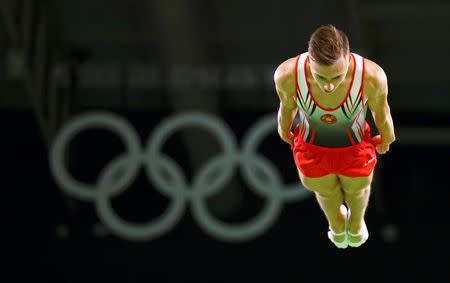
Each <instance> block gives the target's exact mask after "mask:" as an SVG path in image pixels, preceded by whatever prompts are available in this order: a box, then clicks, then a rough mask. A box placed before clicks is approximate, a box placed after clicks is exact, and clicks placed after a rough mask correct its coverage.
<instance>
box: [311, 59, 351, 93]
mask: <svg viewBox="0 0 450 283" xmlns="http://www.w3.org/2000/svg"><path fill="white" fill-rule="evenodd" d="M309 65H310V69H311V74H312V76H313V78H314V80H315V81H316V83H317V86H318V87H319V88H320V89H321V90H322V91H323V92H326V93H330V94H331V93H333V92H334V91H335V90H336V89H337V88H338V87H339V85H340V84H341V83H342V82H343V81H344V79H345V77H346V75H347V72H348V69H349V67H350V55H349V54H348V55H345V56H344V55H343V56H341V58H339V59H338V60H337V61H336V62H335V63H334V64H333V65H330V66H325V65H320V64H318V63H316V62H315V61H314V59H313V58H312V57H309Z"/></svg>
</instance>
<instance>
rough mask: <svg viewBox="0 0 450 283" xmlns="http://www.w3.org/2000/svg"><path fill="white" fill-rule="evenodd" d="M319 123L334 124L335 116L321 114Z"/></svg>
mask: <svg viewBox="0 0 450 283" xmlns="http://www.w3.org/2000/svg"><path fill="white" fill-rule="evenodd" d="M320 121H322V122H324V123H325V124H336V122H337V119H336V116H334V115H331V114H323V115H322V116H321V117H320Z"/></svg>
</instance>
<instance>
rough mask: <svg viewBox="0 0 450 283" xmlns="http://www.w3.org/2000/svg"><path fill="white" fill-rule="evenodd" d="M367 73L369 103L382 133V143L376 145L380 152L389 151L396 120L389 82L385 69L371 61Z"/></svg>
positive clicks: (393, 139)
mask: <svg viewBox="0 0 450 283" xmlns="http://www.w3.org/2000/svg"><path fill="white" fill-rule="evenodd" d="M367 65H369V66H368V67H369V68H367V70H368V71H367V73H366V74H367V75H368V76H369V78H368V80H367V82H368V92H367V103H368V105H369V109H370V110H371V111H372V116H373V119H374V121H375V125H376V126H377V129H378V132H379V133H380V135H381V143H379V144H378V145H377V146H376V149H377V152H378V153H379V154H385V153H386V152H388V151H389V146H390V144H391V143H393V142H394V141H395V133H394V122H393V120H392V116H391V111H390V108H389V104H388V99H387V97H388V83H387V77H386V74H385V72H384V71H383V69H382V68H381V67H380V66H378V65H377V64H375V63H374V62H371V61H369V64H367Z"/></svg>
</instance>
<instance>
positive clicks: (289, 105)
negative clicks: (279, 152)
mask: <svg viewBox="0 0 450 283" xmlns="http://www.w3.org/2000/svg"><path fill="white" fill-rule="evenodd" d="M295 62H296V58H291V59H288V60H286V61H285V62H283V63H282V64H281V65H280V66H279V67H278V68H277V70H276V71H275V74H274V81H275V89H276V91H277V94H278V98H279V100H280V108H279V110H278V134H279V135H280V137H281V139H282V140H284V141H285V142H287V143H288V144H292V143H293V141H294V135H293V134H292V132H291V127H292V122H293V121H294V118H295V115H296V114H297V104H296V102H295V69H294V68H295Z"/></svg>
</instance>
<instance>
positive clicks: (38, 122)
mask: <svg viewBox="0 0 450 283" xmlns="http://www.w3.org/2000/svg"><path fill="white" fill-rule="evenodd" d="M1 8H2V9H1V12H2V14H1V19H2V21H1V24H0V109H1V110H0V121H1V127H2V129H3V135H2V138H1V139H0V144H1V148H2V156H3V163H2V164H3V165H2V170H1V171H2V173H3V174H4V177H3V180H4V183H3V186H2V188H3V191H4V194H3V196H4V198H3V202H2V206H1V207H2V211H3V212H4V215H5V216H6V217H4V218H3V219H5V221H4V222H3V225H2V226H3V229H2V231H3V234H4V235H5V236H6V241H5V242H4V246H5V249H4V251H5V253H4V254H3V255H4V257H5V259H6V261H7V265H5V267H6V268H5V269H6V272H5V273H3V275H0V276H1V277H3V278H2V279H3V280H4V281H6V280H9V281H8V282H96V281H100V282H140V281H142V282H143V281H145V282H197V281H205V280H210V281H212V282H225V281H226V282H230V281H232V280H233V281H238V280H239V282H240V281H243V282H311V281H315V282H344V281H345V282H359V281H364V282H398V281H402V282H403V281H410V280H418V281H424V282H425V281H426V282H446V281H448V280H449V279H450V276H449V271H448V262H449V256H448V250H449V242H448V240H447V238H448V237H447V236H446V234H445V230H447V229H446V228H448V225H449V224H448V216H449V215H450V213H449V205H448V201H447V200H448V199H449V196H450V195H449V185H448V181H447V176H448V172H449V169H450V166H449V165H448V162H447V160H449V158H450V147H449V145H450V114H449V110H450V95H449V91H448V85H449V83H450V69H449V68H448V66H449V63H450V58H449V56H450V55H449V54H450V53H449V52H448V50H449V48H450V38H449V36H448V30H449V28H450V5H449V3H448V1H436V0H434V1H418V0H417V1H399V0H396V1H368V0H364V1H357V0H348V1H314V2H308V3H307V2H305V1H265V0H262V1H206V0H204V1H201V0H198V1H162V0H161V1H159V0H158V1H138V0H130V1H118V0H110V1H107V0H96V1H94V0H91V1H85V0H83V1H50V0H48V1H32V0H23V1H12V0H10V1H3V2H2V4H1ZM328 23H332V24H335V25H336V26H337V27H339V28H341V29H342V30H344V31H345V32H346V33H347V34H348V35H349V38H350V45H351V49H352V51H353V52H356V53H359V54H361V55H363V56H365V57H367V58H369V59H371V60H373V61H375V62H377V63H378V64H379V65H381V66H382V67H383V69H384V70H385V72H386V74H387V76H388V80H389V91H390V96H389V102H390V105H391V112H392V115H393V118H394V122H395V126H396V133H397V141H396V143H395V144H394V145H393V146H392V147H391V150H390V152H389V153H388V154H387V155H386V156H381V157H380V158H379V164H378V167H377V169H376V173H375V181H374V184H373V192H372V196H371V200H370V204H369V208H368V211H367V216H366V219H367V223H368V226H369V230H370V239H369V241H368V242H367V243H366V244H365V245H364V246H362V247H361V248H359V249H347V250H343V251H341V250H338V249H336V248H335V247H334V246H333V245H332V244H331V243H330V242H329V241H328V239H327V238H326V231H327V224H326V221H325V218H324V217H323V215H322V212H321V211H320V209H319V207H318V205H317V203H316V201H315V199H314V198H313V197H312V196H311V195H306V196H305V197H304V198H303V199H300V200H297V201H292V202H286V203H284V204H283V205H282V210H281V212H280V215H279V216H278V217H277V218H276V220H274V222H273V223H272V224H271V225H269V227H268V229H267V230H266V231H264V233H261V234H259V235H258V236H256V237H252V238H250V239H248V240H246V241H237V242H236V241H229V240H226V239H225V240H224V239H218V238H217V237H214V236H213V235H211V233H208V232H207V231H206V230H205V229H204V228H202V227H201V225H199V221H198V220H197V219H196V217H195V215H194V214H193V212H192V210H193V209H192V207H189V208H187V209H186V210H185V211H184V212H183V213H182V217H181V219H180V221H179V222H178V223H177V224H176V225H174V226H173V228H172V229H170V230H168V231H166V232H164V233H163V234H162V235H160V236H159V237H156V238H154V239H149V240H143V241H133V240H130V239H127V238H126V237H123V236H120V235H118V234H117V233H114V231H111V229H109V228H108V227H107V225H106V226H105V224H104V223H103V221H102V220H101V218H100V217H99V216H98V212H97V211H96V206H95V205H94V204H93V203H92V202H89V201H81V200H78V199H77V198H74V197H72V196H70V195H68V194H67V193H66V192H64V191H63V190H61V186H60V185H59V184H58V183H57V182H55V178H54V176H53V175H52V173H51V170H50V167H49V162H50V160H49V152H50V150H51V149H52V142H53V141H54V139H55V137H56V135H57V134H58V133H59V131H60V130H61V129H62V128H64V126H65V125H66V123H67V122H68V121H70V120H71V119H72V118H74V117H78V116H79V115H81V114H83V113H89V112H91V111H97V110H103V111H108V112H111V113H116V114H118V115H120V116H121V117H123V118H125V119H126V120H127V121H129V123H130V124H131V125H132V126H133V127H134V129H135V130H136V131H137V133H138V135H139V137H140V139H141V143H142V145H145V141H146V139H147V137H148V136H149V135H150V134H151V133H152V132H153V131H154V130H155V128H156V127H157V126H159V125H161V123H163V121H165V120H164V119H168V118H173V117H177V115H180V114H181V113H184V112H185V111H196V112H201V113H208V114H209V115H212V116H213V117H216V118H218V119H219V120H221V121H223V122H224V123H226V124H227V125H228V126H229V127H230V128H231V131H232V132H233V134H234V135H235V136H236V139H237V141H238V143H239V148H240V149H241V148H242V142H243V139H244V137H245V135H246V133H248V132H249V130H250V129H251V128H252V127H253V126H254V125H255V124H257V123H258V122H259V121H261V119H263V118H264V117H266V115H272V114H274V113H275V112H276V111H277V109H278V99H277V96H276V93H275V90H274V85H273V79H272V77H273V71H274V70H275V68H276V66H277V65H278V64H280V63H281V62H282V61H284V60H285V59H287V58H289V57H293V56H296V55H297V54H299V53H301V52H304V51H305V50H306V46H307V40H308V38H309V35H310V34H311V32H312V31H313V30H314V29H315V28H317V27H319V26H320V25H322V24H328ZM369 119H370V117H369ZM374 133H375V131H374ZM123 151H125V148H124V145H123V143H122V142H121V140H120V139H119V138H118V137H117V136H116V135H114V134H112V133H111V132H108V131H107V130H105V129H92V130H89V131H85V132H83V133H82V134H80V135H79V136H77V137H76V138H75V139H74V141H73V142H72V143H71V147H70V150H69V151H68V152H67V156H66V158H67V163H68V164H69V165H68V167H69V171H70V172H71V174H72V175H73V176H74V177H75V178H77V179H79V180H80V181H83V182H85V183H89V184H98V181H99V173H100V172H101V170H102V169H103V168H104V167H105V166H106V165H107V164H110V162H111V160H113V159H114V157H115V156H117V155H119V154H120V153H121V152H123ZM163 151H164V153H165V154H166V155H167V156H170V157H171V158H173V159H174V160H175V161H176V162H177V163H178V164H179V166H180V167H181V169H182V170H183V172H184V174H185V175H186V178H187V182H188V183H189V182H192V181H193V180H194V179H195V176H196V174H198V172H199V170H200V169H201V168H202V167H201V166H202V165H204V164H206V162H208V161H210V160H211V159H212V158H213V157H214V156H217V155H219V154H221V152H222V150H221V149H220V147H219V146H218V142H217V138H215V137H214V136H213V135H212V134H211V133H208V132H207V131H205V130H201V129H198V128H195V127H184V128H182V129H180V130H178V131H176V133H175V134H174V135H172V136H170V138H169V139H168V141H167V143H165V145H164V147H163ZM258 152H259V154H260V155H261V156H264V157H265V158H267V159H268V160H270V161H271V163H272V164H273V166H275V168H276V169H277V171H278V174H279V176H280V178H281V180H282V183H284V184H295V183H296V182H298V179H297V174H296V172H295V167H294V164H293V162H292V158H291V155H290V151H289V147H288V146H287V145H285V144H283V142H282V141H281V140H280V139H279V138H278V137H277V135H276V131H275V128H273V131H272V132H271V133H270V134H268V136H267V137H265V139H264V141H263V142H262V143H261V144H260V145H258ZM263 175H264V174H263ZM258 176H259V177H258V178H262V180H264V176H261V175H258ZM167 178H169V177H167ZM169 179H170V178H169ZM186 189H187V190H191V189H192V188H190V189H189V188H186ZM297 189H298V190H304V189H303V188H301V187H300V185H298V188H297ZM172 202H173V200H171V199H170V198H169V197H167V196H165V195H164V194H162V193H160V192H159V191H158V190H156V185H155V182H154V181H153V180H151V179H149V178H148V177H147V176H146V174H145V169H144V167H142V168H141V169H140V171H139V173H138V175H137V177H136V178H135V180H134V181H133V182H132V185H130V186H129V187H128V189H127V190H126V191H125V192H123V193H122V194H120V195H118V196H115V197H114V198H112V201H111V203H112V207H113V209H114V211H116V212H117V214H118V215H119V216H120V217H122V218H123V219H125V220H126V221H129V222H132V223H138V224H139V223H141V224H143V223H146V222H148V221H149V220H152V219H156V218H157V217H158V216H160V215H162V214H164V213H165V209H167V208H168V207H170V205H171V203H172ZM206 203H207V206H208V208H209V211H210V213H211V215H213V216H214V217H216V218H217V219H220V220H222V221H224V222H226V223H233V224H236V223H245V222H246V221H248V220H249V219H252V217H254V216H255V215H258V213H261V211H264V209H265V205H266V203H267V200H265V199H264V197H262V196H261V195H260V194H258V193H255V190H253V189H252V186H251V185H250V184H249V183H248V180H247V179H246V177H245V176H244V175H243V174H242V173H239V172H235V173H234V175H233V176H232V177H231V178H230V179H229V180H228V181H227V182H226V184H224V186H223V189H222V190H221V191H220V192H218V193H217V194H215V195H213V196H211V197H209V198H208V199H207V200H206Z"/></svg>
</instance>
